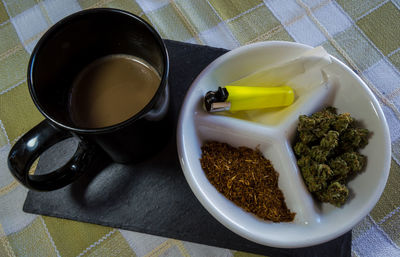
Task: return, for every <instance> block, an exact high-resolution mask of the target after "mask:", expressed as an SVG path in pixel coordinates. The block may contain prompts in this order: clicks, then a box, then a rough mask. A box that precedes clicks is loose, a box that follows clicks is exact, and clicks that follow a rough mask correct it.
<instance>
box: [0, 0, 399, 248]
mask: <svg viewBox="0 0 400 257" xmlns="http://www.w3.org/2000/svg"><path fill="white" fill-rule="evenodd" d="M93 7H113V8H120V9H124V10H127V11H130V12H132V13H135V14H137V15H139V16H141V17H142V18H144V19H145V20H147V21H148V22H150V23H151V24H153V26H154V27H155V28H156V29H157V30H158V31H159V32H160V33H161V35H162V36H163V37H165V38H169V39H174V40H180V41H185V42H191V43H198V44H207V45H211V46H216V47H223V48H228V49H233V48H235V47H238V46H240V45H245V44H249V43H253V42H257V41H265V40H287V41H297V42H300V43H305V44H308V45H312V46H317V45H322V46H324V48H325V49H327V50H328V51H329V52H330V53H331V54H332V55H334V56H337V57H338V58H339V59H341V60H342V61H344V62H346V63H347V64H348V65H349V66H350V67H351V68H352V69H353V70H355V71H356V72H357V73H358V74H359V75H360V76H361V78H362V79H363V80H364V81H365V82H366V83H367V85H368V86H369V87H370V88H371V90H372V91H373V92H374V93H375V95H376V96H377V98H378V100H379V101H380V103H381V105H382V108H383V111H384V113H385V115H386V118H387V121H388V123H389V127H390V133H391V139H392V148H393V160H392V166H391V171H390V176H389V180H388V183H387V186H386V188H385V191H384V193H383V195H382V197H381V199H380V201H379V202H378V204H377V205H376V207H375V208H374V209H373V210H372V212H371V213H370V214H369V215H368V216H367V217H366V218H365V219H364V220H363V221H362V222H361V223H360V224H358V225H357V226H356V227H355V228H354V229H353V242H352V254H353V255H354V256H400V248H399V246H400V197H399V195H400V165H399V164H400V72H399V70H400V1H399V0H392V1H382V0H369V1H363V0H338V1H329V0H325V1H320V0H271V1H269V0H266V1H264V2H263V1H241V0H231V1H229V0H209V1H205V0H179V1H167V0H154V1H150V0H137V1H136V2H135V1H133V0H102V1H98V0H87V1H83V0H53V1H51V0H47V1H40V0H1V1H0V256H253V255H251V254H247V253H243V252H234V251H231V250H227V249H220V248H215V247H210V246H203V245H198V244H193V243H188V242H183V241H178V240H172V239H167V238H161V237H155V236H149V235H145V234H140V233H135V232H128V231H124V230H119V229H113V228H109V227H102V226H97V225H91V224H86V223H80V222H74V221H68V220H62V219H56V218H49V217H44V216H37V215H30V214H26V213H24V212H22V204H23V202H24V199H25V197H26V193H27V190H26V189H25V188H24V187H22V186H21V185H19V184H18V183H17V182H16V181H15V180H14V178H13V177H12V176H11V175H10V173H9V171H8V168H7V155H8V151H9V150H10V148H11V146H12V145H13V143H14V142H15V141H16V140H17V139H18V138H19V137H20V136H21V135H22V134H23V133H25V132H26V131H27V130H29V129H30V128H31V127H33V126H34V125H36V124H37V123H38V122H39V121H41V120H42V119H43V117H42V116H41V114H40V113H39V112H38V111H37V110H36V108H35V107H34V104H33V103H32V100H31V99H30V96H29V92H28V89H27V85H26V66H27V62H28V58H29V54H30V53H31V51H32V50H33V48H34V46H35V44H36V42H37V41H38V39H39V38H40V36H41V35H43V33H44V32H45V31H46V30H47V29H48V28H49V27H50V26H51V25H52V24H54V23H55V22H57V21H58V20H60V19H61V18H63V17H65V16H66V15H68V14H71V13H73V12H76V11H79V10H81V9H86V8H93ZM377 154H379V153H377ZM194 233H195V231H194Z"/></svg>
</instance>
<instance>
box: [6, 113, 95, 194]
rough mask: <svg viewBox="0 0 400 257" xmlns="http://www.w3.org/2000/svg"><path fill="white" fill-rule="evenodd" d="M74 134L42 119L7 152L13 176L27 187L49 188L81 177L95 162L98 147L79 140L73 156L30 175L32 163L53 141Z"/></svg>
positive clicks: (59, 186)
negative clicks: (47, 171) (47, 169)
mask: <svg viewBox="0 0 400 257" xmlns="http://www.w3.org/2000/svg"><path fill="white" fill-rule="evenodd" d="M69 137H73V134H72V133H71V132H69V131H67V130H63V129H60V128H57V127H55V126H54V125H52V124H51V123H50V122H49V121H48V120H44V121H42V122H41V123H39V124H38V125H36V126H35V127H34V128H32V129H31V130H30V131H28V132H27V133H26V134H25V135H23V136H22V137H21V138H20V139H19V140H18V141H17V142H16V143H15V145H14V146H13V147H12V149H11V151H10V153H9V155H8V167H9V169H10V171H11V173H12V174H13V176H14V177H15V178H16V179H17V180H18V181H19V182H21V183H22V184H23V185H24V186H26V187H27V188H29V189H33V190H37V191H51V190H55V189H58V188H61V187H64V186H66V185H68V184H70V183H71V182H72V181H74V180H76V179H77V178H78V177H80V176H81V175H82V174H83V173H84V171H85V170H87V169H88V168H89V167H90V166H91V164H92V163H93V162H94V160H95V158H94V156H95V155H96V153H97V152H98V151H99V150H100V149H99V148H98V146H97V145H95V144H93V143H89V142H85V141H83V140H81V141H80V142H79V145H78V148H77V150H76V152H75V154H74V156H73V157H72V158H71V159H70V160H69V161H68V162H67V163H66V164H65V165H64V166H62V167H60V168H58V169H56V170H54V171H53V172H51V173H48V174H44V175H30V174H29V169H30V167H31V166H32V163H33V162H34V161H35V160H36V159H37V158H38V157H39V156H40V155H41V154H42V153H43V152H44V151H45V150H46V149H48V148H50V147H51V146H53V145H54V144H56V143H58V142H60V141H62V140H64V139H67V138H69Z"/></svg>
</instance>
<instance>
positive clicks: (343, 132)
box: [293, 107, 370, 207]
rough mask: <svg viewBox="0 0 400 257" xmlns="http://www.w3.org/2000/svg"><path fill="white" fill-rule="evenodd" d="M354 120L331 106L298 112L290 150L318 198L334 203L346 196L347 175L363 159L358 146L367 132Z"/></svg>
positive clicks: (364, 141) (354, 171) (340, 202)
mask: <svg viewBox="0 0 400 257" xmlns="http://www.w3.org/2000/svg"><path fill="white" fill-rule="evenodd" d="M355 123H356V120H355V119H354V118H352V117H351V116H350V114H349V113H342V114H337V113H336V109H335V108H334V107H328V108H325V109H324V110H322V111H320V112H316V113H314V114H312V115H311V116H306V115H301V116H299V124H298V126H297V132H298V133H297V139H296V142H295V144H294V147H293V150H294V153H295V154H296V156H297V157H298V159H297V165H298V166H299V168H300V171H301V174H302V176H303V179H304V182H305V184H306V186H307V188H308V190H309V191H310V192H311V193H312V194H313V195H314V196H315V197H316V198H317V199H318V200H320V201H322V202H327V203H331V204H333V205H335V206H337V207H340V206H341V205H343V204H344V203H345V202H346V200H347V198H348V195H349V190H348V188H347V187H346V183H347V181H348V180H349V178H350V176H352V175H353V174H357V173H359V172H360V171H361V170H362V169H363V167H364V166H365V164H366V160H367V158H366V157H365V156H364V155H362V154H360V153H359V152H358V150H359V149H361V148H364V147H365V146H366V145H367V144H368V138H369V136H370V132H369V131H368V130H367V129H364V128H357V127H356V124H355Z"/></svg>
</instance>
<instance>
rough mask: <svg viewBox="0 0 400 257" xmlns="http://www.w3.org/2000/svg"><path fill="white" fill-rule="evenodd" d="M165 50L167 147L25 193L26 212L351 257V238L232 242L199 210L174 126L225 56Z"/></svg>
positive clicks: (181, 46) (50, 164) (68, 143)
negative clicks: (296, 243) (193, 89)
mask: <svg viewBox="0 0 400 257" xmlns="http://www.w3.org/2000/svg"><path fill="white" fill-rule="evenodd" d="M165 43H166V45H167V48H168V52H169V56H170V65H171V66H170V77H169V86H170V91H171V94H170V95H171V111H172V118H173V121H174V126H175V127H174V134H173V135H171V139H170V141H169V142H168V144H167V145H166V146H164V147H163V148H162V149H161V150H160V151H159V152H158V153H156V154H155V155H154V156H152V157H151V158H149V159H147V160H144V161H141V162H139V163H136V164H130V165H121V164H116V163H112V162H110V161H109V160H108V159H107V158H99V159H102V161H99V162H98V164H97V167H95V168H94V169H93V170H92V171H88V173H87V174H85V175H84V176H82V177H81V178H80V179H79V180H77V181H76V182H75V183H73V184H71V185H69V186H67V187H64V188H62V189H59V190H56V191H52V192H35V191H29V193H28V196H27V198H26V201H25V204H24V208H23V209H24V211H25V212H29V213H35V214H42V215H47V216H54V217H59V218H66V219H71V220H77V221H83V222H89V223H95V224H100V225H105V226H111V227H115V228H121V229H126V230H132V231H137V232H141V233H147V234H152V235H158V236H164V237H169V238H176V239H180V240H185V241H191V242H195V243H201V244H206V245H212V246H218V247H223V248H229V249H234V250H240V251H246V252H252V253H258V254H264V255H268V256H307V257H309V256H335V257H336V256H350V251H351V250H350V249H351V232H348V233H346V234H345V235H343V236H341V237H339V238H337V239H335V240H332V241H330V242H327V243H324V244H321V245H318V246H313V247H307V248H298V249H280V248H273V247H266V246H262V245H259V244H256V243H253V242H250V241H248V240H246V239H244V238H242V237H240V236H238V235H236V234H234V233H233V232H231V231H230V230H228V229H227V228H225V227H224V226H223V225H221V224H220V223H219V222H218V221H217V220H215V219H214V218H213V217H212V216H211V215H210V214H209V213H208V212H207V211H206V210H205V209H204V208H203V206H202V205H201V204H200V202H199V201H198V200H197V199H196V197H195V196H194V194H193V193H192V191H191V190H190V188H189V186H188V184H187V182H186V180H185V178H184V175H183V173H182V171H181V168H180V164H179V160H178V156H177V149H176V137H175V131H176V124H177V119H178V115H179V110H180V107H181V104H182V101H183V98H184V96H185V94H186V90H187V89H188V87H189V86H190V84H191V83H192V81H193V80H194V79H195V77H196V76H197V75H198V74H199V73H200V71H201V70H202V69H204V68H205V67H206V66H207V65H208V64H209V63H210V62H212V61H213V60H214V59H215V58H217V57H218V56H220V55H222V54H224V53H225V52H227V50H225V49H218V48H212V47H206V46H199V45H192V44H186V43H181V42H176V41H170V40H166V41H165ZM76 146H77V142H76V141H75V140H74V139H68V140H65V141H63V142H61V143H59V144H57V145H56V146H54V147H52V148H51V149H49V150H48V151H46V152H45V153H44V154H43V155H42V156H41V158H40V161H39V164H38V168H37V171H36V172H37V173H39V174H40V173H43V172H44V171H49V170H52V169H54V167H57V166H60V165H61V164H63V163H64V162H65V161H66V160H68V158H69V157H70V156H71V155H72V154H73V152H74V151H75V149H76ZM133 147H134V146H133Z"/></svg>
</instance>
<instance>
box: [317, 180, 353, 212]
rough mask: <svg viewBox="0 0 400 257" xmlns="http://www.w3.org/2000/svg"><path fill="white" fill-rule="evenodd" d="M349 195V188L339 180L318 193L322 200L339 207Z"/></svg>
mask: <svg viewBox="0 0 400 257" xmlns="http://www.w3.org/2000/svg"><path fill="white" fill-rule="evenodd" d="M348 196H349V189H348V188H347V187H346V186H345V185H344V184H341V183H339V182H333V183H332V184H330V185H329V186H328V188H327V189H326V190H325V191H323V192H321V193H320V194H318V195H317V198H318V199H319V200H320V201H321V202H328V203H330V204H333V205H335V206H337V207H340V206H342V205H343V204H344V203H345V202H346V200H347V198H348Z"/></svg>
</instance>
